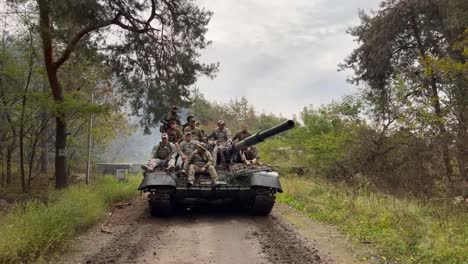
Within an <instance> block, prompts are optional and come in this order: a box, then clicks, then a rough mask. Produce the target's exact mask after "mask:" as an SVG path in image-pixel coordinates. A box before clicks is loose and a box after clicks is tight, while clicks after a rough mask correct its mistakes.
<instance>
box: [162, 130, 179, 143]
mask: <svg viewBox="0 0 468 264" xmlns="http://www.w3.org/2000/svg"><path fill="white" fill-rule="evenodd" d="M166 133H167V135H168V136H169V142H172V143H179V142H180V141H181V140H182V131H181V130H180V128H178V127H175V128H168V129H167V132H166Z"/></svg>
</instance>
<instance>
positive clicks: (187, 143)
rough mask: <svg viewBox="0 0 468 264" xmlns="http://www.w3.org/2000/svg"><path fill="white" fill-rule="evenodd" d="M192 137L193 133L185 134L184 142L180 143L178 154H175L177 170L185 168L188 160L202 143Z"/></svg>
mask: <svg viewBox="0 0 468 264" xmlns="http://www.w3.org/2000/svg"><path fill="white" fill-rule="evenodd" d="M192 137H193V136H192V133H191V132H187V133H185V138H184V140H182V142H180V144H179V147H178V149H177V152H176V153H174V155H175V156H177V161H176V169H180V168H183V167H184V163H185V161H186V160H187V158H188V157H189V156H190V154H192V152H194V151H195V150H196V149H197V145H198V144H199V143H200V142H198V141H196V140H194V139H192Z"/></svg>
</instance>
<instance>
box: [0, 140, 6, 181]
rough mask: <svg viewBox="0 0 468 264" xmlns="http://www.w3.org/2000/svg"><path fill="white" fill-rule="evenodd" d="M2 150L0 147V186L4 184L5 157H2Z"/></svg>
mask: <svg viewBox="0 0 468 264" xmlns="http://www.w3.org/2000/svg"><path fill="white" fill-rule="evenodd" d="M3 154H4V151H3V148H0V163H1V166H2V179H1V181H0V186H4V185H5V176H6V175H5V157H4V155H3Z"/></svg>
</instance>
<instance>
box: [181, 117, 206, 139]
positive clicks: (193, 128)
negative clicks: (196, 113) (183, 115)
mask: <svg viewBox="0 0 468 264" xmlns="http://www.w3.org/2000/svg"><path fill="white" fill-rule="evenodd" d="M187 132H190V133H192V137H193V138H194V139H195V140H198V141H200V142H201V141H203V140H204V135H203V131H202V130H201V129H200V128H199V127H198V126H197V121H196V120H195V118H192V119H190V121H189V124H188V126H186V127H185V128H184V133H187Z"/></svg>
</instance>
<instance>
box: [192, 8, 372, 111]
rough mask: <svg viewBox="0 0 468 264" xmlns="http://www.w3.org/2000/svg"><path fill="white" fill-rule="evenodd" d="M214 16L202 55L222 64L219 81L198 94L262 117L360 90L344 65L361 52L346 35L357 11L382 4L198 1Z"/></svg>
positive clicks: (204, 83) (202, 84) (201, 83)
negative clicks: (236, 102)
mask: <svg viewBox="0 0 468 264" xmlns="http://www.w3.org/2000/svg"><path fill="white" fill-rule="evenodd" d="M197 2H198V3H199V4H200V5H201V6H203V7H205V8H207V9H208V10H211V11H213V12H214V15H213V17H212V20H211V22H210V24H209V31H208V35H207V37H208V39H210V40H212V41H213V44H212V45H211V46H209V47H208V48H207V49H206V50H205V51H203V54H202V55H203V56H202V60H203V61H205V62H216V61H219V62H220V64H221V65H220V71H219V73H218V75H217V77H216V78H215V79H214V80H210V79H207V78H202V79H200V80H199V81H198V83H197V86H198V87H199V88H200V90H201V91H202V92H203V93H204V94H205V96H206V98H208V99H210V100H216V101H223V102H226V101H228V100H229V99H231V98H235V97H242V96H246V97H247V99H248V100H249V101H250V102H251V103H252V104H254V106H255V107H256V109H257V110H258V111H260V112H261V111H264V112H267V113H269V112H273V113H275V114H279V113H282V114H283V115H284V116H285V117H291V116H292V115H293V114H298V113H299V112H300V111H301V109H302V108H303V107H304V106H306V105H309V104H313V105H320V104H326V103H328V102H330V101H331V100H333V99H339V98H340V97H341V96H343V95H345V94H348V93H351V92H352V91H353V90H355V89H356V88H355V87H353V86H351V85H350V84H348V83H346V77H347V75H349V74H350V73H349V72H348V73H345V72H337V68H338V67H337V65H338V63H340V62H342V61H343V59H344V58H345V57H346V56H347V55H348V54H349V53H350V52H351V51H352V50H353V49H354V48H355V47H356V43H355V42H353V40H352V38H351V37H350V36H348V35H347V34H346V32H345V31H346V29H347V28H349V27H350V26H353V25H357V24H358V23H359V19H358V10H359V9H364V10H366V11H369V10H370V9H373V10H376V9H377V8H378V5H379V2H380V1H379V0H347V1H343V0H294V1H292V0H275V1H272V0H222V1H221V0H198V1H197Z"/></svg>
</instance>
